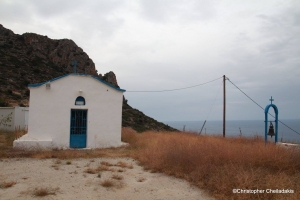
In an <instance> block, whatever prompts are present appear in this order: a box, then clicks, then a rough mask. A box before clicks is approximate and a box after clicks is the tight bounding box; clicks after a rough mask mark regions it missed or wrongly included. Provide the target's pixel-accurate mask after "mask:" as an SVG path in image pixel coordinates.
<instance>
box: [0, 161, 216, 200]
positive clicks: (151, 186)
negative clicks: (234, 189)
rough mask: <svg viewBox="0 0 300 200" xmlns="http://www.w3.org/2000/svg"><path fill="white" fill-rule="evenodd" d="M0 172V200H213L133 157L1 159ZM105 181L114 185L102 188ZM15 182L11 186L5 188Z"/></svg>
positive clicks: (184, 182)
mask: <svg viewBox="0 0 300 200" xmlns="http://www.w3.org/2000/svg"><path fill="white" fill-rule="evenodd" d="M101 162H102V164H101ZM109 165H111V166H109ZM99 166H101V167H100V168H99ZM0 169H1V170H0V186H1V184H2V188H0V199H3V200H4V199H33V198H34V199H40V198H42V199H101V200H105V199H118V200H119V199H120V200H121V199H124V200H125V199H128V200H135V199H157V200H158V199H162V200H174V199H189V200H194V199H195V200H196V199H197V200H204V199H212V198H210V197H208V196H207V195H205V194H204V192H203V191H201V190H199V189H198V188H196V187H192V186H190V185H189V184H188V183H187V182H186V181H184V180H181V179H176V178H173V177H170V176H166V175H164V174H161V173H151V172H150V171H144V170H143V168H142V167H141V166H138V165H137V162H136V161H134V160H133V159H132V158H116V159H112V158H97V159H73V160H57V159H30V158H21V159H2V160H0ZM118 179H120V180H118ZM105 181H106V184H108V185H109V184H112V186H111V187H104V186H102V184H103V183H104V182H105ZM14 182H15V183H16V184H15V185H13V186H12V187H8V188H3V187H4V185H5V184H7V183H14ZM38 189H46V191H48V192H50V193H52V194H50V195H47V196H45V197H37V196H35V195H34V192H35V191H37V190H38Z"/></svg>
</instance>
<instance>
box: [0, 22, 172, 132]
mask: <svg viewBox="0 0 300 200" xmlns="http://www.w3.org/2000/svg"><path fill="white" fill-rule="evenodd" d="M74 60H76V61H77V70H76V71H77V73H85V74H91V75H94V76H97V77H100V78H101V79H103V80H104V81H106V82H109V83H111V84H113V85H115V86H116V87H119V86H118V83H117V78H116V76H115V74H114V73H113V72H108V73H106V74H104V75H101V74H98V72H97V70H96V68H95V64H94V62H93V61H92V59H91V58H89V56H88V55H87V54H86V53H85V52H84V51H83V50H82V49H81V48H80V47H78V46H77V45H76V44H75V42H73V41H72V40H69V39H61V40H53V39H50V38H48V37H47V36H42V35H38V34H35V33H24V34H22V35H18V34H14V33H13V32H12V31H11V30H9V29H6V28H4V27H3V26H2V25H1V24H0V107H1V106H28V105H29V95H30V94H29V90H28V88H27V85H28V84H29V83H41V82H45V81H47V80H50V79H53V78H55V77H58V76H61V75H64V74H68V73H72V72H73V66H72V64H71V63H72V62H73V61H74ZM122 124H123V126H125V127H132V128H133V129H135V130H137V131H139V132H141V131H145V130H157V131H162V130H171V131H172V130H174V129H172V128H171V127H169V126H167V125H165V124H163V123H160V122H157V121H156V120H154V119H152V118H150V117H148V116H146V115H144V114H143V113H142V112H140V111H139V110H137V109H134V108H132V107H131V106H130V105H128V103H127V100H126V99H125V98H123V120H122Z"/></svg>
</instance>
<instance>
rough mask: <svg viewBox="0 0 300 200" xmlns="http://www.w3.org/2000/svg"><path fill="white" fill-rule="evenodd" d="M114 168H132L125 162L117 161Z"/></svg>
mask: <svg viewBox="0 0 300 200" xmlns="http://www.w3.org/2000/svg"><path fill="white" fill-rule="evenodd" d="M115 166H118V167H122V168H128V169H132V168H133V165H132V164H127V163H126V162H123V161H119V162H118V163H117V164H116V165H115Z"/></svg>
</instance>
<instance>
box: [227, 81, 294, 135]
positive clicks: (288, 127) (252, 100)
mask: <svg viewBox="0 0 300 200" xmlns="http://www.w3.org/2000/svg"><path fill="white" fill-rule="evenodd" d="M226 78H227V80H228V81H229V82H230V83H231V84H232V85H234V86H235V87H236V88H237V89H238V90H239V91H241V92H242V93H243V94H244V95H245V96H246V97H248V98H249V99H250V100H251V101H253V102H254V103H255V104H256V105H257V106H258V107H260V108H261V109H263V110H265V109H264V108H263V107H262V106H261V105H259V104H258V103H257V102H256V101H254V100H253V99H252V98H251V97H249V96H248V95H247V94H246V93H245V92H244V91H242V90H241V89H240V88H239V87H238V86H236V85H235V84H234V83H233V82H231V80H229V78H228V77H226ZM268 114H269V115H271V116H272V117H274V118H275V116H274V115H272V114H271V113H268ZM278 121H279V122H280V123H281V124H283V125H284V126H286V127H287V128H289V129H290V130H292V131H294V132H295V133H297V134H298V135H300V133H299V132H297V131H295V130H294V129H292V128H291V127H289V126H288V125H286V124H285V123H283V122H282V121H280V120H278Z"/></svg>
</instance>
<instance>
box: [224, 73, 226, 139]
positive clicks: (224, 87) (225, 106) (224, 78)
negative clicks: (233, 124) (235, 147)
mask: <svg viewBox="0 0 300 200" xmlns="http://www.w3.org/2000/svg"><path fill="white" fill-rule="evenodd" d="M225 81H226V77H225V75H223V137H225V132H226V87H225Z"/></svg>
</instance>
